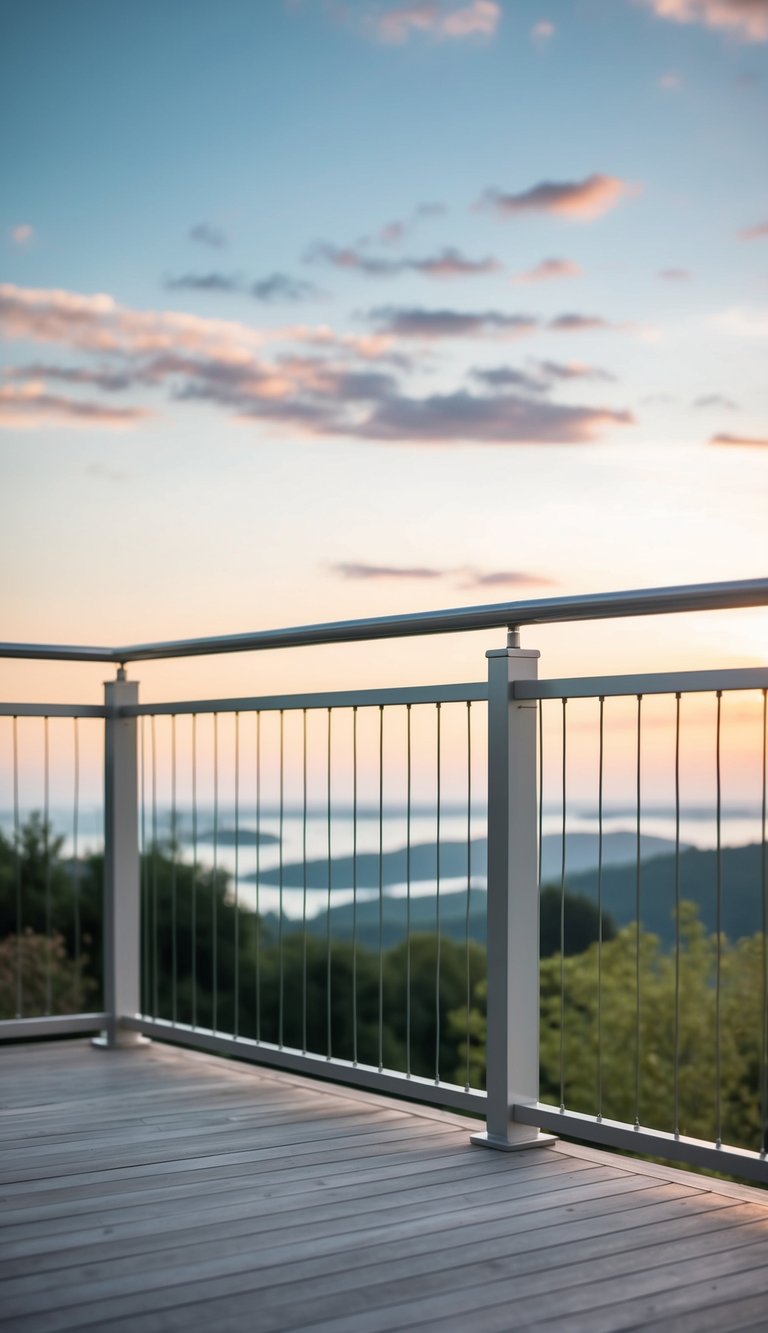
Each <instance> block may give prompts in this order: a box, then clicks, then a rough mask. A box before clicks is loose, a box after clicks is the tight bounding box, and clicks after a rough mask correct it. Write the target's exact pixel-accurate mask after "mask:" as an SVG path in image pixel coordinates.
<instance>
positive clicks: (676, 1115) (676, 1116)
mask: <svg viewBox="0 0 768 1333" xmlns="http://www.w3.org/2000/svg"><path fill="white" fill-rule="evenodd" d="M681 697H682V696H681V695H680V693H679V692H678V693H677V694H676V695H675V1029H674V1055H673V1059H674V1100H673V1115H672V1119H673V1132H674V1135H675V1138H676V1139H677V1138H679V1137H680V700H681Z"/></svg>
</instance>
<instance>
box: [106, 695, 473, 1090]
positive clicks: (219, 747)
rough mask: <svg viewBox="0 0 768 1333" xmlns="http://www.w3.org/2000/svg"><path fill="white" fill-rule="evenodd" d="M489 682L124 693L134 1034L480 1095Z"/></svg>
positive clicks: (357, 1077) (358, 1078) (390, 1083)
mask: <svg viewBox="0 0 768 1333" xmlns="http://www.w3.org/2000/svg"><path fill="white" fill-rule="evenodd" d="M486 699H487V686H486V684H485V683H484V682H480V683H472V684H467V685H448V686H436V687H424V686H419V687H414V688H412V689H390V690H381V691H370V690H368V691H356V692H355V691H345V692H337V693H328V692H325V693H322V694H316V695H298V696H296V695H293V696H292V695H286V696H273V697H269V698H261V699H260V698H241V699H237V700H216V701H207V702H198V703H188V702H184V703H180V704H176V703H169V704H162V705H160V704H158V705H136V706H135V707H131V708H127V709H126V710H125V715H126V716H131V717H135V718H136V719H137V720H138V749H139V827H140V844H141V849H142V855H141V900H142V902H141V937H142V994H141V1003H142V1011H141V1014H140V1016H139V1018H138V1019H137V1020H136V1022H137V1024H140V1027H141V1031H142V1032H144V1033H145V1034H148V1035H152V1034H153V1033H154V1034H155V1035H161V1034H163V1033H166V1032H167V1031H168V1028H169V1026H170V1029H171V1030H172V1031H173V1034H174V1035H175V1037H176V1039H181V1040H189V1041H192V1042H194V1043H196V1044H199V1042H200V1040H201V1038H204V1040H205V1043H206V1045H207V1048H208V1049H218V1050H231V1049H234V1047H235V1046H238V1045H239V1046H242V1045H243V1044H248V1046H249V1048H253V1049H255V1050H258V1055H259V1058H261V1059H264V1060H267V1061H269V1060H273V1061H275V1062H277V1063H280V1064H283V1065H285V1064H286V1063H288V1064H289V1065H291V1066H292V1067H303V1068H306V1067H307V1061H311V1062H314V1064H313V1067H316V1065H317V1064H318V1063H320V1064H321V1067H322V1070H323V1072H325V1073H327V1072H328V1070H329V1069H333V1070H334V1071H335V1073H336V1074H337V1075H338V1076H339V1077H342V1078H347V1079H350V1080H351V1081H354V1082H356V1083H361V1082H362V1083H363V1084H364V1085H365V1086H367V1087H375V1088H379V1089H383V1088H388V1089H390V1090H392V1088H393V1087H397V1088H398V1089H399V1088H400V1086H401V1082H402V1080H403V1079H405V1080H407V1082H408V1086H409V1089H410V1093H411V1095H414V1096H424V1097H426V1098H428V1099H433V1100H434V1098H435V1090H436V1089H439V1097H440V1099H441V1100H442V1101H443V1102H444V1103H447V1104H450V1105H454V1106H463V1107H468V1106H475V1107H476V1106H477V1102H478V1094H477V1089H473V1088H472V1087H471V1086H470V1081H469V1073H468V1067H469V1052H470V1050H471V1046H472V1033H471V1030H470V1020H471V1004H472V998H473V996H474V993H475V990H476V988H477V986H478V984H479V983H480V982H481V981H482V980H483V961H484V960H483V954H482V947H481V945H480V944H479V943H478V940H479V939H482V938H484V934H485V918H484V911H483V907H484V903H483V901H482V899H483V898H484V890H485V866H484V863H483V855H482V853H483V846H484V841H485V832H486V830H485V801H484V788H485V768H486V755H485V726H484V723H485V718H484V716H482V717H479V718H478V716H477V714H478V712H484V710H483V709H482V705H483V704H484V703H485V701H486ZM478 704H479V705H481V708H480V709H478V707H477V705H478ZM462 1005H463V1013H462V1014H461V1015H460V1014H459V1010H460V1009H461V1007H462ZM462 1060H463V1069H462V1071H461V1072H462V1077H461V1080H459V1064H460V1062H461V1061H462Z"/></svg>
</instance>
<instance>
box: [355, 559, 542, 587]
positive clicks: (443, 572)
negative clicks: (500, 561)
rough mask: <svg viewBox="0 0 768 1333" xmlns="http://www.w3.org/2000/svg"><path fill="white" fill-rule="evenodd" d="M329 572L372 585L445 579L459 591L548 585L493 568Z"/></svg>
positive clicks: (360, 567) (365, 567)
mask: <svg viewBox="0 0 768 1333" xmlns="http://www.w3.org/2000/svg"><path fill="white" fill-rule="evenodd" d="M331 571H332V572H333V573H334V574H338V575H339V577H340V578H344V579H363V580H370V581H371V582H375V581H378V580H382V581H383V580H389V579H401V580H406V579H414V580H416V581H419V580H423V579H446V580H450V581H451V582H456V581H458V582H460V584H461V586H462V587H463V588H489V587H499V586H501V587H510V588H515V587H535V586H537V585H538V586H543V585H544V584H551V583H552V580H551V579H548V578H545V577H544V575H542V574H529V573H527V572H525V571H524V570H509V569H493V570H489V571H487V572H483V571H482V570H477V569H471V568H467V567H466V566H462V567H460V568H458V569H435V568H434V567H432V566H428V565H426V566H415V567H412V568H409V567H407V566H406V567H403V566H399V565H370V564H366V563H365V562H364V561H357V562H347V561H344V562H341V563H340V564H336V565H332V566H331Z"/></svg>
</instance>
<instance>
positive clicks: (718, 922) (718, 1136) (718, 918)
mask: <svg viewBox="0 0 768 1333" xmlns="http://www.w3.org/2000/svg"><path fill="white" fill-rule="evenodd" d="M722 702H723V692H722V690H718V691H717V724H716V725H717V738H716V746H715V765H716V768H717V863H716V869H717V874H716V889H715V1144H716V1146H717V1147H718V1148H719V1147H720V1146H721V1144H722V1141H723V1124H722V1117H721V1096H720V1076H721V1043H720V1001H721V980H722V978H721V964H722V951H723V941H722V928H723V927H722V887H723V856H722V774H721V768H720V732H721V725H720V724H721V710H722Z"/></svg>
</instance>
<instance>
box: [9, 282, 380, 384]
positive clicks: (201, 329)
mask: <svg viewBox="0 0 768 1333" xmlns="http://www.w3.org/2000/svg"><path fill="white" fill-rule="evenodd" d="M0 331H2V333H3V334H4V336H5V337H7V338H24V339H31V340H32V341H34V342H53V343H62V344H64V345H66V346H68V347H76V348H79V349H80V350H83V351H89V352H104V353H118V354H122V355H123V356H132V357H138V356H144V355H150V354H158V353H161V352H165V351H172V352H189V353H194V354H196V355H201V356H205V357H208V358H209V359H211V360H216V361H219V362H224V363H228V364H234V365H244V364H248V363H249V362H250V361H251V360H252V358H253V356H254V353H255V352H256V351H257V350H259V349H261V348H263V347H264V346H265V345H266V344H268V343H270V342H272V343H274V342H288V343H303V344H306V345H308V346H321V347H325V348H336V349H339V350H347V351H352V352H355V353H357V354H358V355H360V356H364V357H367V358H375V357H377V356H382V355H384V354H385V353H386V352H387V351H388V349H389V347H390V345H391V344H390V341H389V340H387V339H385V338H382V337H381V335H375V336H370V335H364V336H362V337H357V336H355V335H352V334H343V335H341V336H339V335H337V334H335V333H334V332H333V330H332V329H330V328H328V327H327V326H326V325H322V324H321V325H316V326H313V327H310V326H307V325H291V326H287V327H284V328H273V329H260V328H256V327H254V326H253V325H250V324H241V323H237V322H235V321H233V320H223V319H207V318H204V317H201V316H199V315H188V314H182V313H180V312H178V311H174V310H134V309H131V308H130V307H128V306H121V305H119V304H118V303H117V302H116V301H115V299H114V297H112V296H108V295H106V294H103V293H102V294H97V295H93V296H84V295H82V294H80V293H79V292H68V291H61V290H56V289H45V288H30V287H16V286H14V285H13V284H11V283H6V284H0Z"/></svg>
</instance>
